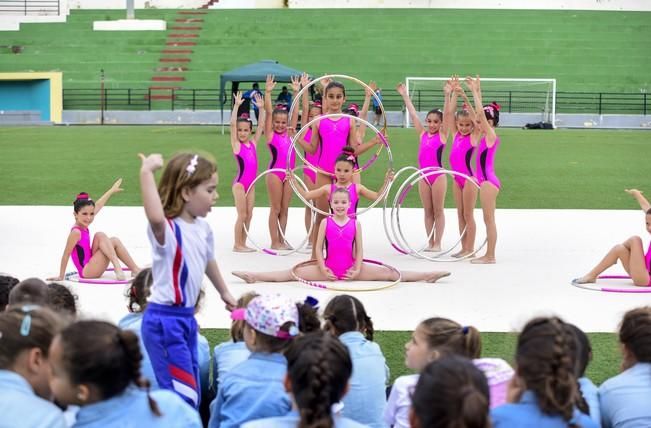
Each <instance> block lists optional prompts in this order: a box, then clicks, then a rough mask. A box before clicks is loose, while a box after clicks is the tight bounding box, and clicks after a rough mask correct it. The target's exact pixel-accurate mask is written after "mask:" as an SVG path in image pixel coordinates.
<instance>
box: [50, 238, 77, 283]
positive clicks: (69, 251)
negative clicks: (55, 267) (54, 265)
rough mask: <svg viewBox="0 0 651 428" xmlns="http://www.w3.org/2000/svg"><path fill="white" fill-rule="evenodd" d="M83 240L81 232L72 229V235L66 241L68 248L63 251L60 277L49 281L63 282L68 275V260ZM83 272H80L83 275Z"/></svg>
mask: <svg viewBox="0 0 651 428" xmlns="http://www.w3.org/2000/svg"><path fill="white" fill-rule="evenodd" d="M80 239H81V232H79V230H77V229H72V230H71V231H70V235H68V240H67V241H66V246H65V248H64V249H63V255H62V256H61V264H60V265H59V276H56V277H51V278H48V279H47V280H48V281H63V279H64V277H65V274H66V267H67V266H68V260H69V259H70V254H72V249H73V248H75V245H77V242H79V240H80ZM81 273H82V272H79V274H81Z"/></svg>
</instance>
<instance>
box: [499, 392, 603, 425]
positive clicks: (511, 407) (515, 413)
mask: <svg viewBox="0 0 651 428" xmlns="http://www.w3.org/2000/svg"><path fill="white" fill-rule="evenodd" d="M491 419H492V420H493V428H511V427H516V428H517V427H522V428H530V427H536V428H567V425H568V422H567V421H565V420H563V418H562V417H561V416H559V415H554V416H551V415H547V414H545V413H543V412H542V410H540V407H538V403H537V402H536V395H535V394H534V393H533V391H525V392H524V394H522V398H521V399H520V401H519V402H518V403H510V404H504V405H502V406H498V407H495V408H494V409H492V410H491ZM571 422H572V423H575V424H577V425H579V426H581V428H598V427H599V425H597V424H596V423H595V422H594V421H593V420H592V419H591V418H590V416H588V415H585V414H583V413H581V412H580V411H579V410H578V409H574V414H573V417H572V420H571Z"/></svg>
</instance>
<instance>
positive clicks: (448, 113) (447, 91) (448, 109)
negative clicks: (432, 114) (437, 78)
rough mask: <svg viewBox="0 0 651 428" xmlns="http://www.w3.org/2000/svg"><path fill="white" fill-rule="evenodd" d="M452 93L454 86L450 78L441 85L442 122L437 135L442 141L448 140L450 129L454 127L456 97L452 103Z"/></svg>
mask: <svg viewBox="0 0 651 428" xmlns="http://www.w3.org/2000/svg"><path fill="white" fill-rule="evenodd" d="M453 93H454V87H453V85H452V79H450V80H448V81H447V82H445V86H443V122H442V123H441V128H440V130H439V136H440V138H441V141H443V142H444V143H445V142H446V141H447V140H448V135H449V134H450V130H451V129H454V108H455V107H456V100H457V99H456V97H455V98H454V104H452V94H453Z"/></svg>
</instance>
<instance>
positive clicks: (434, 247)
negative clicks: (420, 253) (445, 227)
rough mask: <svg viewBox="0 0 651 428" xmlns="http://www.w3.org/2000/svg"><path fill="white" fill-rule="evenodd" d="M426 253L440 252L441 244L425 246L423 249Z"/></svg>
mask: <svg viewBox="0 0 651 428" xmlns="http://www.w3.org/2000/svg"><path fill="white" fill-rule="evenodd" d="M424 251H425V252H427V253H440V252H441V246H440V245H430V246H429V247H427V248H425V250H424Z"/></svg>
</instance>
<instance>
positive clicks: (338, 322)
mask: <svg viewBox="0 0 651 428" xmlns="http://www.w3.org/2000/svg"><path fill="white" fill-rule="evenodd" d="M337 190H339V189H337ZM343 190H344V191H346V193H348V191H347V190H346V189H343ZM323 319H324V320H325V324H324V325H323V329H324V330H332V331H333V332H334V334H335V335H337V336H340V335H342V334H344V333H347V332H349V331H359V332H362V333H363V334H364V336H365V337H366V339H368V340H373V333H374V330H373V321H371V317H369V316H368V315H367V314H366V309H364V305H362V302H360V301H359V300H358V299H357V298H356V297H353V296H350V295H348V294H340V295H339V296H335V297H334V298H333V299H332V300H330V301H329V302H328V304H327V306H326V307H325V309H324V311H323Z"/></svg>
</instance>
